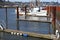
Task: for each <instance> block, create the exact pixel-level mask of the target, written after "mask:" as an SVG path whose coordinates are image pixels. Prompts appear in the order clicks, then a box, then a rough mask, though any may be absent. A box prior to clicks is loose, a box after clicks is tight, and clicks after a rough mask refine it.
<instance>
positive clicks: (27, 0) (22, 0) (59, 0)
mask: <svg viewBox="0 0 60 40" xmlns="http://www.w3.org/2000/svg"><path fill="white" fill-rule="evenodd" d="M6 1H7V0H6ZM9 1H12V2H14V1H19V2H29V1H30V0H9ZM40 1H42V2H51V1H54V2H57V1H58V2H59V3H60V0H40Z"/></svg>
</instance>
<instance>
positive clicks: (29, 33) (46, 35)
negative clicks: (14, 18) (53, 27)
mask: <svg viewBox="0 0 60 40" xmlns="http://www.w3.org/2000/svg"><path fill="white" fill-rule="evenodd" d="M0 31H3V30H0ZM4 31H5V32H15V33H22V34H28V35H29V36H32V37H39V38H46V39H53V38H54V37H55V35H53V34H51V35H50V34H38V33H33V32H24V31H18V30H10V29H5V30H4Z"/></svg>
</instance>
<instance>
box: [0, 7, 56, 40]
mask: <svg viewBox="0 0 60 40" xmlns="http://www.w3.org/2000/svg"><path fill="white" fill-rule="evenodd" d="M2 8H3V7H2ZM4 8H6V29H4V30H0V31H3V32H8V33H11V32H13V33H22V34H27V35H28V36H32V37H38V38H46V39H53V40H57V39H56V35H55V31H56V25H55V21H56V19H55V17H56V16H55V14H56V12H55V11H56V10H55V8H54V9H53V10H55V11H53V12H54V13H55V14H54V15H53V16H54V17H53V18H52V19H53V21H41V20H29V19H26V18H25V19H19V11H18V7H13V8H16V9H17V19H16V21H17V30H12V29H8V25H7V23H8V20H7V8H11V7H4ZM25 17H26V16H25ZM19 21H30V22H43V23H50V24H52V25H53V26H52V28H53V31H54V34H38V33H34V32H24V31H20V30H19Z"/></svg>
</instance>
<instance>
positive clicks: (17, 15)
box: [16, 7, 19, 30]
mask: <svg viewBox="0 0 60 40" xmlns="http://www.w3.org/2000/svg"><path fill="white" fill-rule="evenodd" d="M18 8H19V7H17V8H16V9H17V19H19V9H18ZM17 30H19V21H18V20H17Z"/></svg>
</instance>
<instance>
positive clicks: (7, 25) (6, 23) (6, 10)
mask: <svg viewBox="0 0 60 40" xmlns="http://www.w3.org/2000/svg"><path fill="white" fill-rule="evenodd" d="M5 9H6V29H7V28H8V14H7V7H5Z"/></svg>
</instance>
